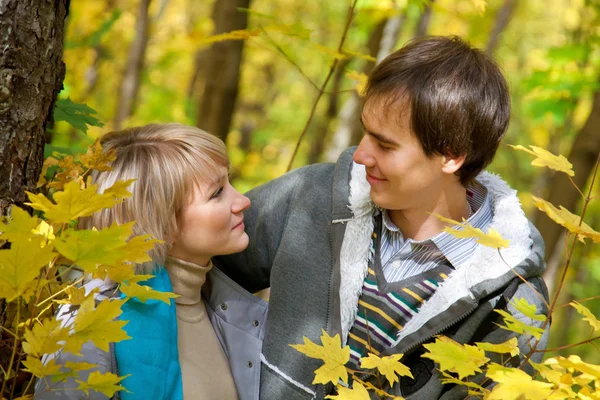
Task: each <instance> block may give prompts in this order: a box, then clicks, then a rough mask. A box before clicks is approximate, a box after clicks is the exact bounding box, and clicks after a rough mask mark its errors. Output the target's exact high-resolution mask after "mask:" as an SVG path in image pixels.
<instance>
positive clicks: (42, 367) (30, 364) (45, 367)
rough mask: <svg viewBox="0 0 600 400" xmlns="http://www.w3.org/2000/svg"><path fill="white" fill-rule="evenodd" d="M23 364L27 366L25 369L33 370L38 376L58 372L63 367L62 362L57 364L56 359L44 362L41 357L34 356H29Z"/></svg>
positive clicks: (41, 376)
mask: <svg viewBox="0 0 600 400" xmlns="http://www.w3.org/2000/svg"><path fill="white" fill-rule="evenodd" d="M23 365H24V366H25V367H26V368H25V369H23V371H27V372H31V373H32V374H33V375H34V376H35V377H36V378H43V377H45V376H50V375H55V374H58V373H59V372H60V369H61V367H62V366H61V365H60V364H56V360H55V359H52V360H48V362H47V363H45V364H42V361H41V360H40V359H39V358H37V357H32V356H27V359H26V360H25V361H23Z"/></svg>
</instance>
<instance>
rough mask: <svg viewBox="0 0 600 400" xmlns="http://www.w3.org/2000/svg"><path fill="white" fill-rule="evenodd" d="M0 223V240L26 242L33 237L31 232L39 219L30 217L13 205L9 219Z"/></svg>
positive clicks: (33, 234)
mask: <svg viewBox="0 0 600 400" xmlns="http://www.w3.org/2000/svg"><path fill="white" fill-rule="evenodd" d="M3 219H4V220H3V221H0V239H5V240H8V241H11V242H15V241H28V240H29V239H31V238H32V237H34V236H35V233H34V232H33V231H34V230H35V229H36V227H37V226H38V224H39V223H40V220H39V218H37V217H32V216H31V215H29V213H28V212H27V211H25V210H23V209H22V208H20V207H17V206H15V205H13V206H12V208H11V216H10V219H8V218H3Z"/></svg>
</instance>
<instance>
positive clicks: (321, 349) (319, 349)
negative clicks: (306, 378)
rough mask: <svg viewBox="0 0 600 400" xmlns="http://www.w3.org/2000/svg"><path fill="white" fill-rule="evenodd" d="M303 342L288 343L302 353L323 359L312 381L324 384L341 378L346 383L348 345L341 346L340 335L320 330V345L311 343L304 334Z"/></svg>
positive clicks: (335, 382)
mask: <svg viewBox="0 0 600 400" xmlns="http://www.w3.org/2000/svg"><path fill="white" fill-rule="evenodd" d="M303 339H304V344H290V347H293V348H294V349H296V350H297V351H299V352H300V353H302V354H305V355H307V356H308V357H311V358H318V359H319V360H323V362H324V364H323V365H322V366H321V367H319V368H318V369H317V370H316V371H315V379H314V380H313V383H322V384H326V383H328V382H333V383H334V384H337V382H338V381H339V380H340V379H341V380H342V381H343V382H344V383H348V371H347V370H346V367H345V365H346V363H347V362H348V360H350V347H348V346H346V347H344V348H342V342H341V340H340V335H339V334H336V335H335V336H334V337H331V336H329V335H328V334H327V332H325V330H324V329H323V330H322V335H321V343H323V345H322V346H320V345H317V344H315V343H313V342H312V341H311V340H310V339H309V338H307V337H306V336H304V337H303Z"/></svg>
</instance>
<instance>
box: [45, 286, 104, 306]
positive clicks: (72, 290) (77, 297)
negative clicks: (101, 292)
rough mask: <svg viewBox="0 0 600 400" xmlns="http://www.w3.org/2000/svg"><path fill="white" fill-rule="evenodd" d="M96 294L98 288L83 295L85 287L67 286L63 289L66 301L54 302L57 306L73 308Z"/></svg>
mask: <svg viewBox="0 0 600 400" xmlns="http://www.w3.org/2000/svg"><path fill="white" fill-rule="evenodd" d="M97 292H98V288H95V289H94V290H91V291H90V292H89V293H87V294H86V293H85V287H81V288H76V287H74V286H69V287H68V288H66V289H65V293H66V294H67V295H68V298H67V299H66V300H54V302H55V303H57V304H70V305H73V306H79V305H81V304H83V302H84V301H85V300H86V299H87V298H88V297H90V296H93V295H94V293H97Z"/></svg>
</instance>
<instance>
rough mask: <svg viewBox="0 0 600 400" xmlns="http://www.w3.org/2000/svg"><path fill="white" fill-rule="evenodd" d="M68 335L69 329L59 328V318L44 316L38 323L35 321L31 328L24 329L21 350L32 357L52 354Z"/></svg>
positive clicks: (59, 347)
mask: <svg viewBox="0 0 600 400" xmlns="http://www.w3.org/2000/svg"><path fill="white" fill-rule="evenodd" d="M68 336H69V329H68V328H61V326H60V321H59V320H57V319H56V318H45V319H43V320H42V321H41V322H40V323H35V324H34V325H33V328H32V329H26V330H25V335H24V338H25V341H24V342H23V350H24V351H25V353H27V354H29V355H31V356H34V357H39V356H42V355H43V354H52V353H54V352H56V351H58V350H60V349H61V348H62V347H63V345H62V341H63V340H66V339H67V337H68ZM59 342H61V343H59Z"/></svg>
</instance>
